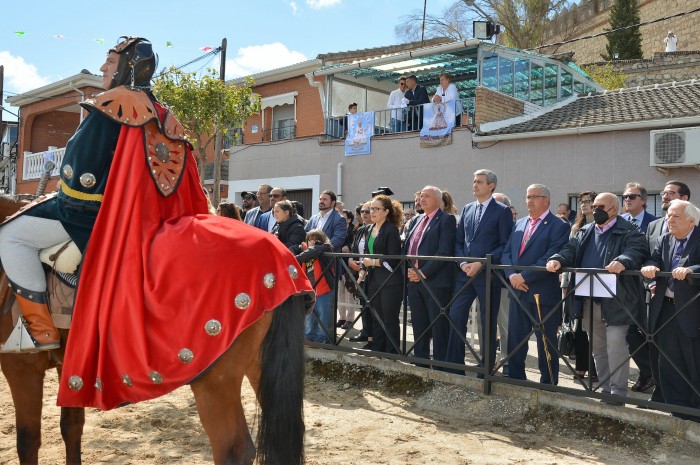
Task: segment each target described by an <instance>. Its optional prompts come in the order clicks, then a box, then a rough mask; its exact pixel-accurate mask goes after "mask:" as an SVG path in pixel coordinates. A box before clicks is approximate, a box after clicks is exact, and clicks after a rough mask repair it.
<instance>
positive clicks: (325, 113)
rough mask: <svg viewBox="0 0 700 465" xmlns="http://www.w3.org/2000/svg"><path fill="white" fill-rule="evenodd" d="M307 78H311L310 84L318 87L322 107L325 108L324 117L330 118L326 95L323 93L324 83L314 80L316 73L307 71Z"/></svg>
mask: <svg viewBox="0 0 700 465" xmlns="http://www.w3.org/2000/svg"><path fill="white" fill-rule="evenodd" d="M305 76H306V79H308V80H309V85H310V86H311V87H315V88H317V89H318V94H319V95H320V96H321V108H323V118H324V119H325V118H328V109H327V108H326V96H325V95H324V93H323V83H322V82H318V81H314V73H306V74H305Z"/></svg>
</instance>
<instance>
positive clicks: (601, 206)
mask: <svg viewBox="0 0 700 465" xmlns="http://www.w3.org/2000/svg"><path fill="white" fill-rule="evenodd" d="M591 207H592V208H593V210H595V209H596V208H598V209H600V210H605V205H591Z"/></svg>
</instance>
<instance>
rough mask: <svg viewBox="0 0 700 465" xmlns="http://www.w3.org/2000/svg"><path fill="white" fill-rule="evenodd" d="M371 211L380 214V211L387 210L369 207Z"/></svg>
mask: <svg viewBox="0 0 700 465" xmlns="http://www.w3.org/2000/svg"><path fill="white" fill-rule="evenodd" d="M369 210H370V211H373V212H379V211H382V210H386V209H385V208H382V207H369Z"/></svg>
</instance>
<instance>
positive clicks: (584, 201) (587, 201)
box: [579, 200, 593, 205]
mask: <svg viewBox="0 0 700 465" xmlns="http://www.w3.org/2000/svg"><path fill="white" fill-rule="evenodd" d="M579 203H580V204H581V205H590V204H592V203H593V201H592V200H581V202H579Z"/></svg>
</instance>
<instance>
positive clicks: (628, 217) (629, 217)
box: [621, 210, 646, 229]
mask: <svg viewBox="0 0 700 465" xmlns="http://www.w3.org/2000/svg"><path fill="white" fill-rule="evenodd" d="M644 213H646V210H642V211H641V213H640V214H639V215H637V216H632V214H631V213H624V214H623V215H621V216H622V217H623V218H624V219H626V220H627V221H629V222H630V223H634V222H633V221H632V220H633V219H635V220H637V222H636V223H634V224H635V225H636V226H637V227H638V228H640V229H641V228H642V221H644Z"/></svg>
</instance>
